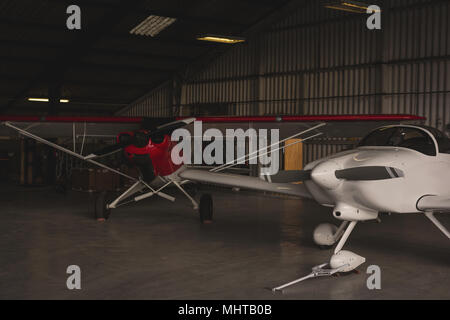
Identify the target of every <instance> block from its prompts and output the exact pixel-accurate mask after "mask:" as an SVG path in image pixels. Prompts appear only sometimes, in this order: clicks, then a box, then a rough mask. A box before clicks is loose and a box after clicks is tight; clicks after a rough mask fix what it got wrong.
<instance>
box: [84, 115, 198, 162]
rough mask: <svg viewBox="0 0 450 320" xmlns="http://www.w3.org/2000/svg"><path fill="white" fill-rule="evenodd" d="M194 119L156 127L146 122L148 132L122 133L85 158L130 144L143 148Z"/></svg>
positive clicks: (117, 149)
mask: <svg viewBox="0 0 450 320" xmlns="http://www.w3.org/2000/svg"><path fill="white" fill-rule="evenodd" d="M194 121H195V118H188V119H183V120H178V121H173V122H170V123H166V124H163V125H160V126H158V127H155V126H154V125H153V123H152V124H150V123H149V122H148V121H147V122H144V123H143V127H144V128H145V129H146V130H147V131H146V132H145V131H137V132H135V133H134V136H132V135H130V134H126V133H125V134H121V135H120V136H119V141H118V142H117V143H116V144H114V145H111V146H107V147H105V148H103V149H101V150H97V151H96V152H95V153H91V154H90V155H88V156H87V157H85V159H92V158H97V157H103V156H106V155H109V154H112V153H115V152H118V151H120V150H122V149H124V148H126V147H128V146H130V145H135V146H136V147H138V148H143V147H145V146H146V145H147V144H148V142H149V140H150V139H151V140H152V141H153V142H155V143H161V142H162V141H163V139H164V136H165V135H170V134H172V132H173V131H175V130H176V129H179V128H182V127H184V126H186V125H188V124H190V123H192V122H194Z"/></svg>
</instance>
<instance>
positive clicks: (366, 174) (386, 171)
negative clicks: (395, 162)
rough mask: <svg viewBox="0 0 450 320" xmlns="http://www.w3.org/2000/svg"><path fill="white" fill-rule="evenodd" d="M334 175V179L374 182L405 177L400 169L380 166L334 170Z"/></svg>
mask: <svg viewBox="0 0 450 320" xmlns="http://www.w3.org/2000/svg"><path fill="white" fill-rule="evenodd" d="M335 174H336V178H338V179H344V180H348V181H376V180H387V179H397V178H402V177H404V176H405V175H404V173H403V171H402V170H400V169H397V168H392V167H381V166H373V167H357V168H350V169H343V170H336V172H335Z"/></svg>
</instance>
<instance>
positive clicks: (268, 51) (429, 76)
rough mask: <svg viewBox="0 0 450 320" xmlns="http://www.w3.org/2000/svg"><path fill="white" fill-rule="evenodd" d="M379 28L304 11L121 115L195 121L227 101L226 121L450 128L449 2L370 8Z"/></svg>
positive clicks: (308, 4) (401, 0)
mask: <svg viewBox="0 0 450 320" xmlns="http://www.w3.org/2000/svg"><path fill="white" fill-rule="evenodd" d="M371 2H374V3H378V4H380V5H381V7H382V9H383V13H382V31H370V30H368V29H367V28H366V19H367V15H364V14H362V15H348V14H346V13H343V12H340V11H336V10H330V9H326V8H324V7H322V6H321V5H320V1H316V0H314V1H311V0H308V1H306V0H305V1H303V6H302V7H301V8H300V9H299V10H298V11H297V12H295V13H293V14H292V15H291V16H290V17H288V18H286V19H285V20H284V21H281V22H279V23H278V24H277V25H275V26H274V27H273V28H272V29H271V30H268V31H266V32H264V33H262V34H260V35H258V36H257V37H255V38H252V39H249V41H248V42H246V43H245V44H243V45H237V46H235V47H234V48H232V49H231V50H229V51H228V52H227V53H226V54H225V55H223V56H222V57H220V58H218V59H217V60H216V61H215V62H214V63H213V64H211V65H210V66H209V67H208V68H207V69H206V70H203V71H202V72H200V73H199V74H198V75H197V76H196V77H195V78H194V79H192V80H190V81H188V82H186V83H184V84H183V85H182V89H181V91H182V92H181V105H180V106H174V105H173V101H174V99H173V98H172V92H173V90H172V84H167V85H166V86H163V87H161V88H159V89H158V90H155V91H154V92H152V93H151V94H150V95H149V96H148V97H145V98H144V99H141V100H140V101H138V102H137V103H135V104H134V105H132V106H131V108H128V109H127V111H125V113H123V114H127V115H146V116H165V115H168V114H173V112H175V113H178V114H184V115H188V114H190V113H191V112H192V110H194V109H195V107H196V106H203V107H204V108H206V109H207V108H208V107H209V106H214V105H218V104H220V106H221V109H220V110H221V111H220V112H221V114H231V115H250V114H253V115H256V114H258V115H264V114H324V113H333V114H346V113H347V114H348V113H414V114H420V115H425V116H426V117H427V118H428V124H430V125H432V126H435V127H442V126H443V125H444V124H447V123H450V109H449V107H450V95H449V92H450V60H449V56H450V47H449V43H450V41H449V37H450V27H449V19H450V5H449V1H438V0H433V1H423V0H422V1H419V0H390V1H387V0H386V1H379V0H374V1H371Z"/></svg>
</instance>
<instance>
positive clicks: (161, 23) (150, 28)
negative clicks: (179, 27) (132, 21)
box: [130, 15, 177, 37]
mask: <svg viewBox="0 0 450 320" xmlns="http://www.w3.org/2000/svg"><path fill="white" fill-rule="evenodd" d="M175 21H177V19H175V18H169V17H160V16H154V15H150V16H148V17H147V18H146V19H145V20H144V21H142V22H141V23H140V24H138V25H137V26H136V27H135V28H133V29H132V30H131V31H130V33H131V34H136V35H141V36H150V37H154V36H156V35H157V34H158V33H160V32H161V31H163V30H164V29H166V28H167V27H168V26H170V25H171V24H172V23H174V22H175Z"/></svg>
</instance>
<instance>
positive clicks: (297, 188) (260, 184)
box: [180, 169, 311, 198]
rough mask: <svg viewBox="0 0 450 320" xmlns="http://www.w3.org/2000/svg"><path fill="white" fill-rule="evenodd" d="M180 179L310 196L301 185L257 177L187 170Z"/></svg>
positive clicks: (304, 196)
mask: <svg viewBox="0 0 450 320" xmlns="http://www.w3.org/2000/svg"><path fill="white" fill-rule="evenodd" d="M180 177H181V178H183V179H187V180H190V181H194V182H200V183H209V184H214V185H221V186H226V187H238V188H244V189H250V190H257V191H268V192H274V193H278V194H285V195H289V196H297V197H302V198H311V194H310V193H309V192H308V190H307V189H306V187H305V186H304V185H302V184H291V183H269V182H266V181H264V180H261V179H260V178H258V177H248V176H241V175H235V174H226V173H215V172H210V171H205V170H196V169H187V170H185V171H183V172H182V173H181V174H180Z"/></svg>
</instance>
